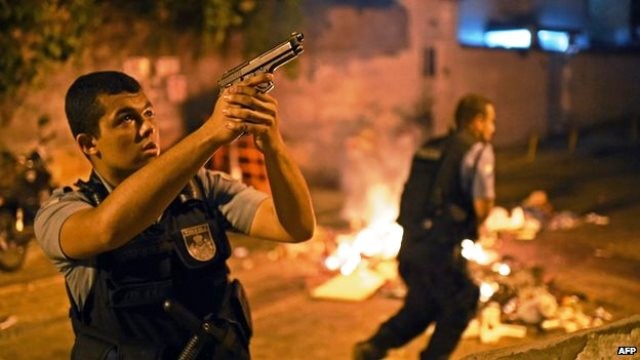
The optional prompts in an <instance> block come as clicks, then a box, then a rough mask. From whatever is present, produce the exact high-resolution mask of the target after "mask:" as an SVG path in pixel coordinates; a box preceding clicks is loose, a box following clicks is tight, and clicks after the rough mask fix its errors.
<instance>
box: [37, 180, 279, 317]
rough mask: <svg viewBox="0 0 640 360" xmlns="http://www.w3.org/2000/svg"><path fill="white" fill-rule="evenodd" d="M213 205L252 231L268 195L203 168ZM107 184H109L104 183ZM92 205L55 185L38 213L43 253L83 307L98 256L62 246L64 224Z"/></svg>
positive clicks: (234, 224)
mask: <svg viewBox="0 0 640 360" xmlns="http://www.w3.org/2000/svg"><path fill="white" fill-rule="evenodd" d="M196 176H198V177H199V178H200V180H201V181H202V184H203V186H204V195H205V197H206V200H207V202H208V203H209V205H210V206H212V208H213V207H217V208H218V209H219V210H220V212H221V213H222V215H223V216H224V217H225V218H226V220H227V221H228V223H229V225H230V226H231V228H232V229H234V230H236V231H239V232H243V233H249V230H250V228H251V224H252V222H253V218H254V216H255V213H256V211H257V209H258V206H259V205H260V203H261V202H262V201H263V200H265V199H266V198H267V197H268V195H267V194H265V193H263V192H260V191H258V190H256V189H254V188H253V187H249V186H247V185H245V184H243V183H242V182H239V181H237V180H234V179H232V178H231V177H230V176H229V175H227V174H225V173H222V172H218V171H209V170H204V169H201V170H200V171H199V172H198V173H197V175H196ZM105 186H106V184H105ZM90 207H92V205H91V203H90V202H89V200H88V199H87V198H86V197H85V196H84V195H83V194H82V193H81V192H79V191H66V192H65V191H64V190H63V189H56V190H55V191H54V192H53V194H52V195H51V197H50V199H49V200H48V201H47V202H46V203H45V204H44V205H43V206H42V208H41V209H40V210H39V211H38V214H37V215H36V219H35V224H34V231H35V234H36V238H37V240H38V242H39V243H40V246H41V247H42V249H43V251H44V253H45V254H46V255H47V256H48V257H49V258H50V259H51V260H52V261H53V263H54V265H55V266H56V267H57V269H58V270H59V271H60V272H61V273H63V274H64V276H65V279H66V281H67V284H68V286H69V290H70V292H71V295H72V296H73V299H74V301H75V303H76V305H77V306H78V307H79V308H82V306H83V305H84V303H85V301H86V298H87V295H88V294H89V291H90V290H91V288H92V286H93V283H94V281H95V276H96V269H95V266H94V264H95V258H93V257H92V258H88V259H80V260H77V259H71V258H69V257H68V256H66V255H65V254H64V252H63V251H62V248H61V247H60V230H61V229H62V224H64V222H65V221H66V220H67V219H68V218H69V216H71V215H73V214H74V213H75V212H76V211H79V210H82V209H87V208H90Z"/></svg>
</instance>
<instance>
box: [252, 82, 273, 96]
mask: <svg viewBox="0 0 640 360" xmlns="http://www.w3.org/2000/svg"><path fill="white" fill-rule="evenodd" d="M273 88H274V85H273V81H269V82H266V83H260V84H258V85H256V89H257V90H258V91H259V92H261V93H263V94H265V93H268V92H269V91H271V90H272V89H273Z"/></svg>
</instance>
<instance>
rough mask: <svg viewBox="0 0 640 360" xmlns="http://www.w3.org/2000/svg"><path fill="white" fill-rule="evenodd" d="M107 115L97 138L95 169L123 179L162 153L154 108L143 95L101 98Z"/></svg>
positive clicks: (116, 95)
mask: <svg viewBox="0 0 640 360" xmlns="http://www.w3.org/2000/svg"><path fill="white" fill-rule="evenodd" d="M98 100H99V101H100V102H101V103H102V105H103V107H104V109H105V114H104V115H103V116H102V118H100V122H99V127H100V135H99V136H97V137H94V146H95V149H96V153H95V154H94V157H93V159H92V160H93V161H94V165H98V163H99V166H100V167H102V168H104V171H109V172H111V173H113V174H118V175H120V176H127V175H129V174H131V173H132V172H134V171H135V170H137V169H139V168H141V167H142V166H144V165H145V164H147V163H148V162H149V161H151V160H152V159H153V158H155V157H157V156H158V155H159V152H160V148H159V145H158V144H159V134H158V129H157V124H156V121H155V117H154V116H155V114H154V111H153V106H152V105H151V102H149V99H147V96H146V95H145V94H144V93H143V92H138V93H135V94H131V93H120V94H115V95H100V96H99V97H98Z"/></svg>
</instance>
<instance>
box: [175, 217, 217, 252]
mask: <svg viewBox="0 0 640 360" xmlns="http://www.w3.org/2000/svg"><path fill="white" fill-rule="evenodd" d="M180 232H181V233H182V240H183V241H184V245H185V247H186V248H187V251H188V252H189V255H191V257H192V258H194V259H196V260H199V261H209V260H211V259H213V257H214V256H215V255H216V252H217V249H216V243H215V242H214V241H213V236H212V235H211V229H210V228H209V224H207V223H204V224H200V225H195V226H190V227H188V228H184V229H181V230H180Z"/></svg>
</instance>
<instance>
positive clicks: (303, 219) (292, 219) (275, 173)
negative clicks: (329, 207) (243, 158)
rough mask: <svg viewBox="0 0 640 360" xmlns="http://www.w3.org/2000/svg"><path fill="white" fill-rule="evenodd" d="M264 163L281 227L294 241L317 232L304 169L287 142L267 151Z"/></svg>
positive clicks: (303, 239) (302, 239) (301, 239)
mask: <svg viewBox="0 0 640 360" xmlns="http://www.w3.org/2000/svg"><path fill="white" fill-rule="evenodd" d="M264 154H265V164H266V168H267V175H268V177H269V184H270V186H271V193H272V195H273V202H274V206H275V209H276V213H277V216H278V219H279V221H280V224H281V225H282V227H283V228H284V229H285V230H286V231H287V233H289V235H291V237H292V238H293V239H294V240H295V241H305V240H308V239H310V238H311V236H313V232H314V231H315V225H316V220H315V215H314V212H313V206H312V203H311V195H310V194H309V188H308V187H307V182H306V181H305V179H304V177H303V176H302V172H301V171H300V169H299V168H298V166H297V165H296V163H295V162H294V161H293V159H292V158H291V155H290V154H289V151H288V150H287V149H286V147H285V146H284V144H282V146H280V147H279V148H278V149H275V150H270V151H265V153H264Z"/></svg>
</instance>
